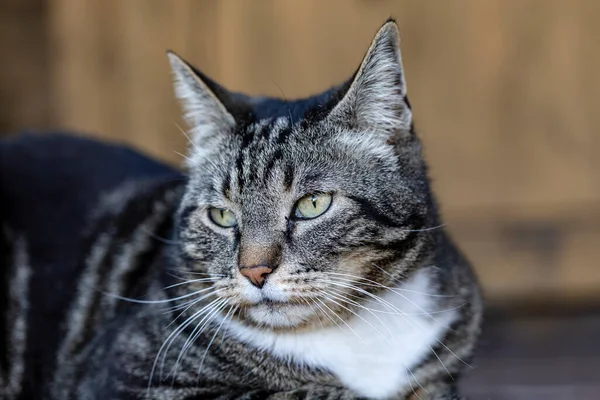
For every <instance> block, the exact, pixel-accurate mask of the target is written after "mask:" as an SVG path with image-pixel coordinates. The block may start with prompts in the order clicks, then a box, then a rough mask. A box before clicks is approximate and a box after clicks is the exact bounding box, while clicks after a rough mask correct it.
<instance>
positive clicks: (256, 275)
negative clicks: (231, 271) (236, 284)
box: [240, 265, 273, 289]
mask: <svg viewBox="0 0 600 400" xmlns="http://www.w3.org/2000/svg"><path fill="white" fill-rule="evenodd" d="M240 272H241V274H242V275H244V276H245V277H246V278H248V279H249V280H250V282H252V284H253V285H254V286H256V287H257V288H259V289H260V288H262V287H263V285H264V284H265V280H266V278H267V276H268V275H269V274H270V273H271V272H273V268H271V267H269V266H267V265H257V266H255V267H244V268H241V269H240Z"/></svg>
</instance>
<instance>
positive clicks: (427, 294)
mask: <svg viewBox="0 0 600 400" xmlns="http://www.w3.org/2000/svg"><path fill="white" fill-rule="evenodd" d="M371 265H373V266H374V267H375V268H377V269H379V270H380V271H381V272H383V273H384V274H386V275H387V276H389V277H390V278H392V279H394V276H393V275H392V274H390V273H389V272H388V271H386V270H385V269H383V268H381V267H380V266H379V265H377V264H375V263H371ZM430 267H431V266H430ZM430 267H428V268H430ZM396 290H402V291H405V292H407V293H415V294H420V295H423V296H430V297H447V298H454V297H456V296H453V295H450V294H439V293H424V292H419V291H417V290H411V289H402V288H396Z"/></svg>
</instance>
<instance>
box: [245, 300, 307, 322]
mask: <svg viewBox="0 0 600 400" xmlns="http://www.w3.org/2000/svg"><path fill="white" fill-rule="evenodd" d="M312 314H313V313H312V310H311V309H309V308H308V307H307V306H306V305H305V304H300V303H299V302H296V301H280V300H273V299H269V298H264V299H261V300H260V301H258V302H255V303H252V304H247V305H246V306H245V307H243V312H242V313H241V317H242V319H244V320H245V321H246V322H248V323H250V324H252V325H259V326H266V327H270V328H275V329H277V328H279V329H281V328H283V329H286V328H297V327H299V326H302V325H305V324H306V323H307V321H309V320H310V319H311V317H312V316H313V315H312Z"/></svg>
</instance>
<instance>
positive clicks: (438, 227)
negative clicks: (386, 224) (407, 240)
mask: <svg viewBox="0 0 600 400" xmlns="http://www.w3.org/2000/svg"><path fill="white" fill-rule="evenodd" d="M444 226H446V224H440V225H436V226H432V227H429V228H422V229H402V230H400V232H428V231H434V230H436V229H440V228H443V227H444Z"/></svg>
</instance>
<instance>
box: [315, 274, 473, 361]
mask: <svg viewBox="0 0 600 400" xmlns="http://www.w3.org/2000/svg"><path fill="white" fill-rule="evenodd" d="M322 282H324V283H327V284H330V285H331V284H333V285H340V286H345V287H346V288H349V289H353V290H356V291H358V292H364V294H365V295H367V296H369V297H372V298H374V299H376V301H378V302H380V303H381V304H383V305H386V306H389V307H391V308H392V309H393V310H396V311H398V312H399V314H398V315H399V316H401V317H402V318H403V319H404V320H405V321H406V322H407V323H408V324H410V325H411V326H415V324H416V325H417V326H416V328H418V329H420V330H421V331H423V330H425V329H424V328H423V326H422V325H420V324H419V323H418V322H417V321H416V320H413V319H412V318H409V317H408V316H407V315H406V313H404V312H403V311H402V310H400V309H398V308H397V307H396V306H394V305H393V304H391V303H390V302H388V301H386V300H384V299H382V298H381V297H379V296H376V295H374V294H372V293H369V292H367V291H366V290H364V289H362V288H359V287H356V286H354V285H350V284H347V283H342V282H335V281H334V280H330V281H322ZM397 294H398V293H397ZM398 295H400V296H401V297H403V298H405V299H406V297H405V296H403V295H401V294H398ZM406 300H408V299H406ZM410 302H411V303H413V304H414V305H415V306H416V307H417V308H419V309H420V310H422V311H423V312H425V313H426V315H427V316H429V317H430V318H431V319H432V320H433V321H434V322H436V323H439V324H440V325H442V326H444V327H446V328H447V329H451V327H449V326H448V325H447V324H443V323H441V322H440V321H437V320H436V319H435V318H433V316H431V315H430V314H429V313H427V312H426V311H425V310H423V308H421V307H420V306H418V305H417V304H415V303H414V302H412V301H410ZM435 340H436V341H437V342H438V343H439V344H440V345H441V346H443V347H444V348H445V349H446V350H448V351H449V352H450V353H451V354H452V355H453V356H454V357H456V358H457V359H458V360H459V361H460V362H462V363H463V364H464V365H466V366H468V367H469V368H473V367H472V366H471V365H470V364H469V363H467V362H466V361H464V360H463V359H462V358H460V357H459V356H458V355H457V354H456V353H454V352H453V351H452V350H451V349H450V348H449V347H448V346H446V345H445V344H444V343H443V342H442V341H441V340H440V339H438V338H435ZM429 348H430V349H431V350H432V351H433V352H434V353H435V351H434V350H433V348H432V347H431V346H429ZM436 355H437V354H436Z"/></svg>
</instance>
